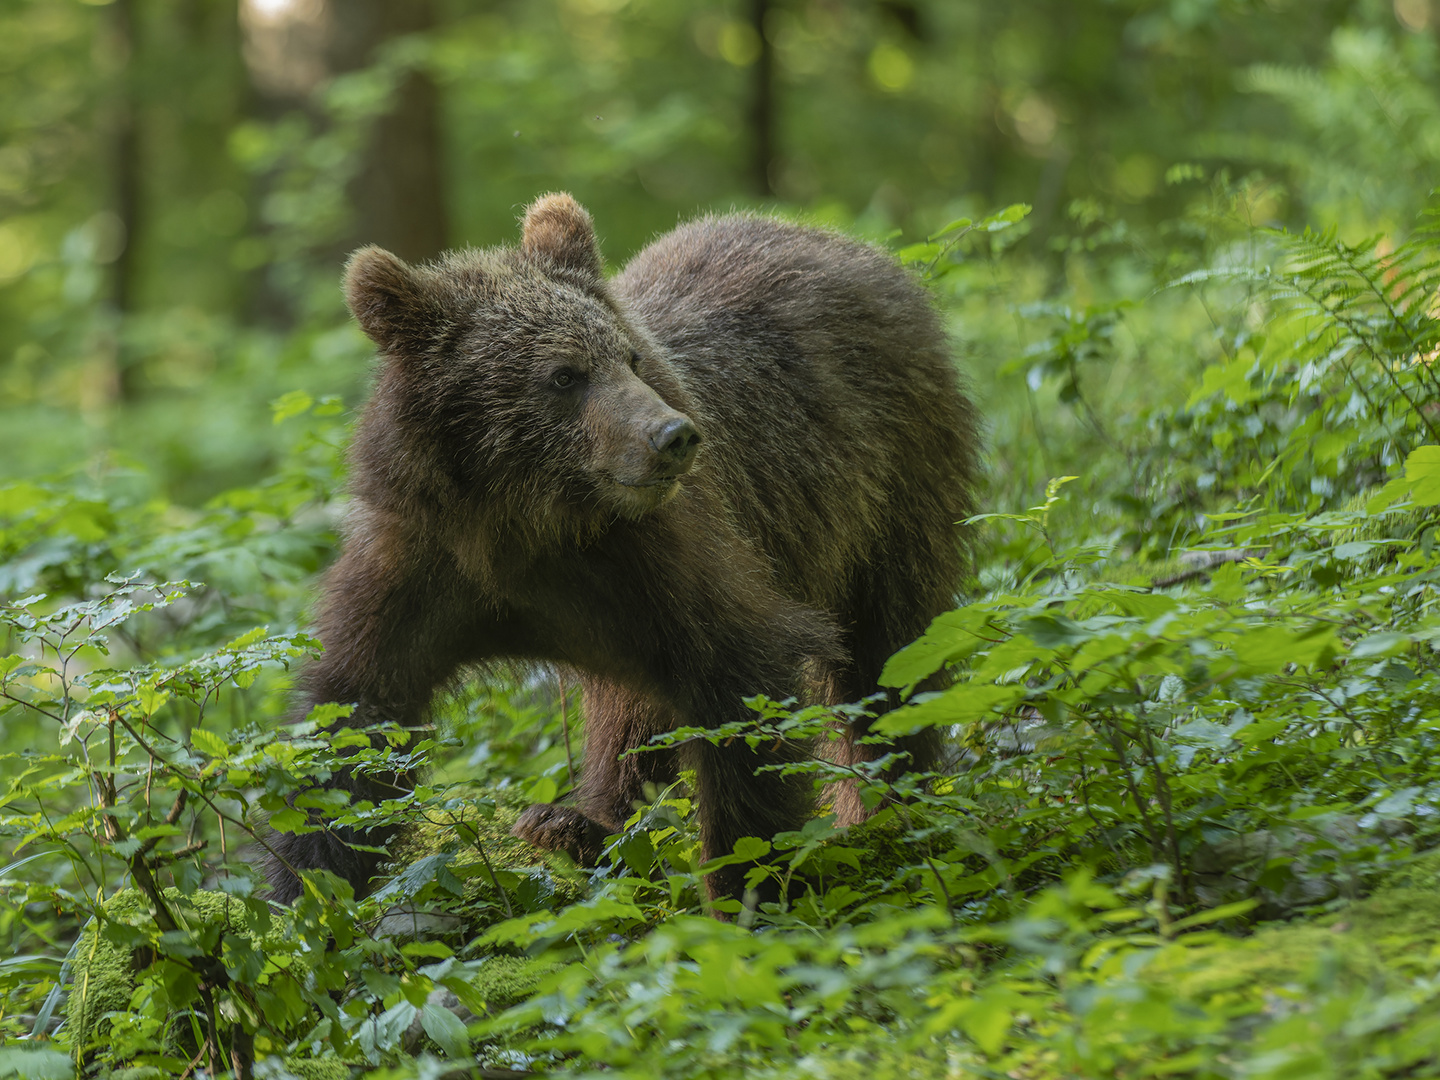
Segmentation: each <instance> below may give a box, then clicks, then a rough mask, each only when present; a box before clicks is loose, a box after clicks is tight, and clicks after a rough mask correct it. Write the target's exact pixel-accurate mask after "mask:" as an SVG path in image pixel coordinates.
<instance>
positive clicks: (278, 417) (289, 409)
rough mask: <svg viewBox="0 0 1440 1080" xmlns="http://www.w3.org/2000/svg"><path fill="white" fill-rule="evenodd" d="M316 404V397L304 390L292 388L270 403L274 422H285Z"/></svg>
mask: <svg viewBox="0 0 1440 1080" xmlns="http://www.w3.org/2000/svg"><path fill="white" fill-rule="evenodd" d="M314 404H315V399H314V398H312V397H311V396H310V395H309V394H307V393H306V392H305V391H304V390H291V391H290V392H289V393H286V394H281V395H280V396H279V397H278V398H276V399H275V400H274V401H272V402H271V403H270V411H271V417H272V420H271V422H272V423H276V424H283V423H284V422H285V421H286V420H289V419H290V418H291V417H294V416H299V415H300V414H301V413H303V412H305V411H306V410H307V409H309V408H310V406H311V405H314Z"/></svg>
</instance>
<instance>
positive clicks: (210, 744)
mask: <svg viewBox="0 0 1440 1080" xmlns="http://www.w3.org/2000/svg"><path fill="white" fill-rule="evenodd" d="M190 742H191V743H192V744H193V745H194V746H195V749H197V750H199V751H201V752H202V753H205V754H209V755H210V756H211V757H224V756H225V755H227V754H228V753H229V752H230V745H229V744H228V743H227V742H226V741H225V740H224V739H222V738H221V737H220V736H219V735H216V734H215V733H214V732H213V731H210V730H208V729H206V728H195V729H193V730H192V731H191V732H190Z"/></svg>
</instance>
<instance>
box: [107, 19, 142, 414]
mask: <svg viewBox="0 0 1440 1080" xmlns="http://www.w3.org/2000/svg"><path fill="white" fill-rule="evenodd" d="M109 19H110V25H109V26H108V27H107V30H108V32H109V34H110V40H111V45H110V47H111V48H112V49H113V50H114V53H115V55H116V57H117V58H118V69H117V72H116V87H115V93H114V94H113V95H112V98H111V103H110V177H111V196H110V197H111V203H112V206H113V208H114V213H115V216H116V217H117V218H118V219H119V221H120V226H121V230H122V234H121V241H120V243H121V246H120V253H119V255H118V256H117V257H116V259H115V261H114V262H112V263H111V264H110V302H111V304H113V305H114V308H115V312H116V314H117V315H118V316H119V317H120V319H122V320H123V318H124V317H125V316H126V315H127V314H129V313H130V311H131V310H132V309H133V308H134V306H135V278H136V266H137V264H136V254H137V252H138V250H139V246H140V245H139V240H140V226H141V220H140V218H141V208H140V138H139V131H138V125H137V122H136V113H137V111H138V109H137V103H136V101H135V75H134V72H135V48H136V36H135V0H115V3H114V4H112V5H111V7H110V12H109ZM115 368H116V386H117V388H118V390H119V394H120V397H121V398H123V399H124V400H127V401H131V400H134V399H135V397H137V396H138V394H139V390H140V386H139V384H140V374H141V372H140V369H139V367H138V365H136V364H135V363H134V357H133V356H131V355H129V354H128V352H127V350H126V348H125V344H124V335H123V334H121V333H120V332H119V330H118V328H117V339H116V345H115Z"/></svg>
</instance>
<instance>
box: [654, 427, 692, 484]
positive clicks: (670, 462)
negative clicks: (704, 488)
mask: <svg viewBox="0 0 1440 1080" xmlns="http://www.w3.org/2000/svg"><path fill="white" fill-rule="evenodd" d="M647 441H648V442H649V444H650V449H651V450H652V451H654V453H655V454H656V456H657V457H659V458H660V461H661V465H660V474H661V475H659V476H658V477H657V482H663V481H664V480H670V479H673V478H675V477H677V476H683V475H684V474H685V473H687V472H689V471H690V466H691V465H693V464H694V462H695V452H696V451H697V450H699V449H700V432H698V431H696V430H695V425H694V424H693V423H691V422H690V418H689V417H688V416H681V415H676V416H673V417H671V418H669V419H667V420H665V421H664V422H663V423H661V424H660V425H659V426H658V427H656V428H655V429H654V430H653V431H651V433H650V437H649V439H648V440H647Z"/></svg>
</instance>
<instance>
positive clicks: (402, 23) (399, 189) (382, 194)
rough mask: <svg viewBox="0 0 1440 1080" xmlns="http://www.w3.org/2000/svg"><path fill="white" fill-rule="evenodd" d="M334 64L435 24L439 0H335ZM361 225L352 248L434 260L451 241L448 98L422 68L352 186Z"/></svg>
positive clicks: (353, 64)
mask: <svg viewBox="0 0 1440 1080" xmlns="http://www.w3.org/2000/svg"><path fill="white" fill-rule="evenodd" d="M330 5H331V19H330V26H331V37H330V41H329V42H328V45H327V48H326V56H327V60H328V65H327V66H328V67H329V68H330V70H331V71H332V72H334V73H336V74H340V73H343V72H347V71H356V70H358V69H360V68H364V67H368V66H369V65H371V64H373V63H374V62H375V61H376V59H377V55H378V52H379V50H380V49H381V47H382V46H384V45H385V43H386V42H388V41H390V40H392V39H394V38H396V37H399V36H401V35H403V34H414V33H423V32H425V31H429V30H433V29H434V27H435V9H434V6H433V4H432V3H431V0H404V2H403V3H402V2H399V0H330ZM350 196H351V200H352V205H353V206H354V209H355V227H354V229H353V232H352V235H351V236H350V237H348V238H347V247H348V248H354V247H358V246H359V245H360V244H379V245H380V246H381V247H384V248H388V249H389V250H390V251H393V252H395V254H397V255H399V256H400V257H401V258H402V259H407V260H418V259H429V258H433V257H434V256H436V255H438V254H439V253H440V252H441V251H442V250H444V248H445V244H446V237H447V234H448V222H447V220H446V214H445V198H444V177H443V171H442V168H441V135H440V102H439V95H438V93H437V92H436V89H435V84H434V82H433V81H432V80H431V79H430V77H429V75H427V74H426V73H424V72H422V71H411V72H409V73H408V74H407V75H406V76H405V78H404V81H403V82H401V84H400V86H399V87H398V89H397V90H396V92H395V98H394V101H393V103H392V106H391V109H390V111H389V112H388V113H386V114H385V115H384V116H382V117H380V118H379V119H378V120H377V121H376V123H375V126H374V129H373V130H372V132H371V135H370V142H369V145H368V146H367V147H366V150H365V156H364V159H363V161H362V162H361V165H360V171H359V173H358V175H357V177H356V179H355V181H354V183H353V185H352V186H351V189H350Z"/></svg>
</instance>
